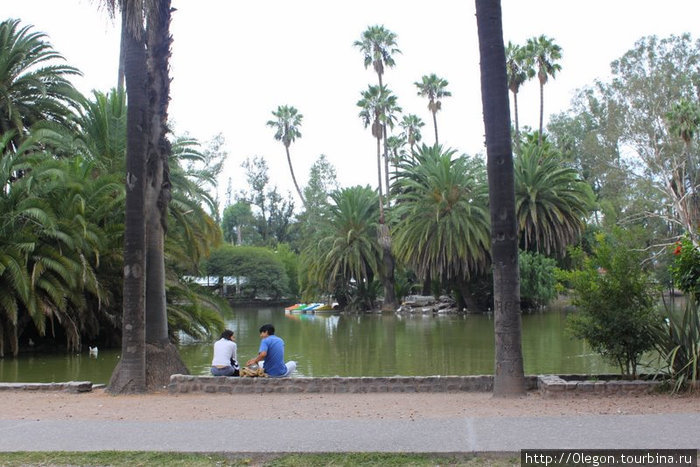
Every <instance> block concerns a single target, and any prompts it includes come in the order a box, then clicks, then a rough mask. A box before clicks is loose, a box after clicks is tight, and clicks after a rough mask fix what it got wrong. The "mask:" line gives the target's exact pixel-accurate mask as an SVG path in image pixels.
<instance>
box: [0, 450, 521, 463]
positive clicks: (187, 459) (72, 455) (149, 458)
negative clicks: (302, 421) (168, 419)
mask: <svg viewBox="0 0 700 467" xmlns="http://www.w3.org/2000/svg"><path fill="white" fill-rule="evenodd" d="M438 465H440V466H494V467H505V466H515V465H520V457H519V455H518V454H485V455H472V454H393V453H329V454H268V455H261V454H251V455H247V454H235V453H228V454H208V453H162V452H135V451H97V452H89V453H82V452H9V453H0V466H3V467H14V466H52V467H53V466H57V467H58V466H114V467H118V466H119V467H121V466H124V467H126V466H129V467H135V466H136V467H138V466H148V467H151V466H168V467H172V466H187V467H204V466H217V467H224V466H269V467H316V466H319V467H320V466H324V467H325V466H347V467H354V466H377V467H379V466H382V467H384V466H421V467H422V466H438Z"/></svg>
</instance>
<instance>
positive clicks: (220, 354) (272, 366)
mask: <svg viewBox="0 0 700 467" xmlns="http://www.w3.org/2000/svg"><path fill="white" fill-rule="evenodd" d="M234 339H235V337H234V334H233V331H231V330H228V329H227V330H225V331H224V332H222V333H221V338H220V339H219V340H218V341H216V342H215V343H214V358H213V359H212V362H211V374H212V375H214V376H239V375H240V367H239V365H238V361H237V360H238V355H237V349H238V346H237V345H236V342H235V341H234ZM260 339H262V340H261V341H260V349H259V350H258V355H257V356H256V357H255V358H252V359H250V360H248V362H247V363H246V366H251V365H256V364H259V363H262V367H263V370H264V371H265V375H267V376H270V377H273V378H281V377H284V376H289V375H291V374H292V372H294V370H296V367H297V363H296V362H295V361H289V362H287V363H285V362H284V341H283V340H282V339H280V338H279V337H277V336H275V327H274V326H273V325H271V324H264V325H263V326H261V327H260ZM263 361H264V363H263Z"/></svg>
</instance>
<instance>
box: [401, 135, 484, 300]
mask: <svg viewBox="0 0 700 467" xmlns="http://www.w3.org/2000/svg"><path fill="white" fill-rule="evenodd" d="M454 154H455V151H454V150H452V149H443V148H442V147H441V146H430V147H428V146H426V145H423V146H422V147H421V148H420V149H419V150H418V152H417V153H416V155H415V162H414V161H405V162H403V163H402V164H400V166H399V170H398V172H397V175H396V182H395V184H394V189H395V191H396V193H397V194H396V201H397V202H396V207H395V208H394V211H393V214H395V217H396V219H398V220H397V224H396V226H395V229H394V230H395V232H396V233H395V234H394V251H395V253H396V256H397V258H399V259H400V260H402V261H404V262H405V263H406V264H407V265H409V266H410V267H411V268H412V269H413V270H414V271H415V272H416V274H417V276H418V277H419V278H421V279H423V280H425V279H426V278H427V277H433V278H443V279H446V280H448V281H450V282H452V283H453V284H455V285H456V286H457V287H459V289H460V292H463V293H464V292H465V287H464V284H465V282H466V280H467V279H469V278H470V277H471V276H473V275H474V274H476V273H478V272H480V271H483V270H484V269H485V267H486V265H487V263H488V250H489V214H488V207H487V192H486V185H485V183H483V179H482V180H480V179H479V177H478V175H477V174H476V173H475V172H474V171H473V170H471V169H470V166H469V164H468V161H467V159H466V158H465V157H458V158H454Z"/></svg>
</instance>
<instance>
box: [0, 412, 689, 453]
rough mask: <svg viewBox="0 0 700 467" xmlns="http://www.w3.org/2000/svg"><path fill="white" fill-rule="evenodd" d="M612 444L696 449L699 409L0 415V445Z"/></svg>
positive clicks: (256, 448) (390, 448)
mask: <svg viewBox="0 0 700 467" xmlns="http://www.w3.org/2000/svg"><path fill="white" fill-rule="evenodd" d="M0 402H1V400H0ZM1 417H2V415H1V414H0V418H1ZM263 433H264V435H262V434H263ZM263 439H264V440H265V441H262V440H263ZM612 448H621V449H653V448H656V449H659V448H669V449H670V448H676V449H700V415H698V414H670V415H596V416H561V417H483V418H481V417H479V418H471V417H469V418H464V417H456V418H453V419H418V420H415V421H403V420H386V419H385V420H306V421H305V420H224V419H222V420H207V421H196V420H193V421H186V422H183V421H177V422H155V421H153V422H130V421H95V420H83V421H78V420H76V421H72V420H68V421H65V420H39V421H31V420H1V419H0V451H95V450H138V451H142V450H143V451H183V452H225V451H230V452H267V453H270V452H332V451H334V452H344V451H347V452H349V451H353V452H487V451H494V452H517V451H519V450H521V449H612Z"/></svg>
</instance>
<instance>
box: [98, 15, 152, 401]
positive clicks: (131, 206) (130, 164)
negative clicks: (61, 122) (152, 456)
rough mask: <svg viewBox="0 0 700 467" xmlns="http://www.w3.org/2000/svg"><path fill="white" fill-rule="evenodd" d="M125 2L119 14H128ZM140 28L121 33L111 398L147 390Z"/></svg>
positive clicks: (142, 41)
mask: <svg viewBox="0 0 700 467" xmlns="http://www.w3.org/2000/svg"><path fill="white" fill-rule="evenodd" d="M130 7H131V8H133V7H132V3H130V2H127V3H126V5H125V8H124V9H123V11H122V15H128V14H129V13H130V11H129V10H130V9H131V8H130ZM145 38H146V37H145V34H144V31H143V29H142V28H140V29H139V30H130V29H124V30H122V43H124V46H125V52H124V54H125V61H124V72H125V73H124V74H125V77H126V90H127V95H128V96H129V106H128V108H127V150H126V216H125V220H124V224H125V226H124V297H123V302H124V303H123V306H124V310H123V322H122V355H121V359H120V360H119V363H118V364H117V367H116V368H115V369H114V372H113V373H112V377H111V379H110V381H109V385H108V386H107V390H108V391H109V392H111V393H113V394H123V393H141V392H145V391H146V355H145V313H144V304H145V294H144V292H145V268H146V257H145V249H146V231H145V222H144V219H145V209H144V191H145V188H146V150H147V136H148V119H147V108H148V95H147V87H146V85H147V80H148V77H147V74H146V42H145Z"/></svg>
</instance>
